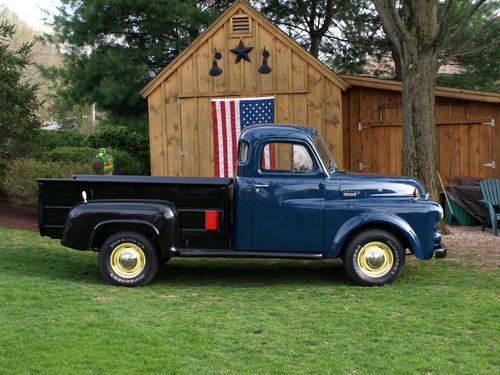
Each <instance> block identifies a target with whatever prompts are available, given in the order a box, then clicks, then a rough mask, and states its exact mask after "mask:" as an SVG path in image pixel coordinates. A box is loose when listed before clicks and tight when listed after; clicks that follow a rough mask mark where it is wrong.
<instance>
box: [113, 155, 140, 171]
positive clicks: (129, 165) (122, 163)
mask: <svg viewBox="0 0 500 375" xmlns="http://www.w3.org/2000/svg"><path fill="white" fill-rule="evenodd" d="M113 159H114V160H115V170H114V172H113V174H126V175H141V174H144V173H143V169H142V165H141V163H140V162H139V161H138V160H136V159H134V158H133V157H132V156H131V155H130V154H129V153H128V152H126V151H122V150H113Z"/></svg>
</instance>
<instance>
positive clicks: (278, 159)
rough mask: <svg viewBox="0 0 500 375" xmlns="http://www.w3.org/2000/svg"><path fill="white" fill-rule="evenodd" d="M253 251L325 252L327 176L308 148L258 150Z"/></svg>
mask: <svg viewBox="0 0 500 375" xmlns="http://www.w3.org/2000/svg"><path fill="white" fill-rule="evenodd" d="M255 152H256V154H255V155H256V156H258V157H255V159H256V160H254V163H256V164H255V169H256V173H255V174H254V179H253V190H252V228H251V230H252V240H251V242H252V249H253V250H263V251H265V250H267V251H297V252H322V251H323V250H324V246H323V231H324V228H323V227H324V196H325V188H324V187H325V181H324V179H325V176H324V173H323V170H322V169H321V168H320V166H319V164H318V161H317V160H316V158H315V156H314V153H313V152H312V150H311V148H310V146H309V145H308V144H307V143H302V142H299V141H289V142H267V143H261V144H260V147H259V146H257V148H256V150H255Z"/></svg>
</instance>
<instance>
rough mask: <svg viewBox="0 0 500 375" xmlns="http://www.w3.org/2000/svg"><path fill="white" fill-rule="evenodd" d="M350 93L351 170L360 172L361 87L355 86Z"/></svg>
mask: <svg viewBox="0 0 500 375" xmlns="http://www.w3.org/2000/svg"><path fill="white" fill-rule="evenodd" d="M348 95H349V148H350V150H349V156H350V157H349V158H350V160H351V164H350V166H349V170H351V171H353V172H358V171H359V170H358V166H359V163H361V132H360V131H359V130H358V123H359V122H360V118H359V111H360V108H359V95H360V88H359V87H353V88H351V89H349V91H348Z"/></svg>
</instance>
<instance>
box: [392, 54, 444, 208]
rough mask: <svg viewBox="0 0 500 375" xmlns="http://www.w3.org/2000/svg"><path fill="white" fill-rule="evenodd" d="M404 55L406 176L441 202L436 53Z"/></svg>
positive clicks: (404, 154)
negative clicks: (436, 104) (436, 102)
mask: <svg viewBox="0 0 500 375" xmlns="http://www.w3.org/2000/svg"><path fill="white" fill-rule="evenodd" d="M403 55H404V56H401V63H402V76H403V81H402V82H403V103H402V105H403V174H404V175H407V176H412V177H415V178H417V179H418V180H420V182H422V183H423V184H424V186H425V187H426V189H427V191H428V192H429V194H430V195H431V198H432V199H433V200H435V201H438V202H439V191H440V187H439V181H438V177H437V172H438V167H439V166H438V158H437V136H436V117H435V91H434V90H435V86H436V73H437V69H438V64H437V57H436V52H435V51H432V50H431V51H429V50H425V51H422V50H413V51H411V50H410V51H409V49H404V52H403Z"/></svg>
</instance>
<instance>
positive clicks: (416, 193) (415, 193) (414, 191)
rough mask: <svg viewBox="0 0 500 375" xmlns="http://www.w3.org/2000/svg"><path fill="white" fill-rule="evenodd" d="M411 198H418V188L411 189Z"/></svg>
mask: <svg viewBox="0 0 500 375" xmlns="http://www.w3.org/2000/svg"><path fill="white" fill-rule="evenodd" d="M413 198H414V199H418V198H420V193H419V192H418V190H417V189H415V190H413Z"/></svg>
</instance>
